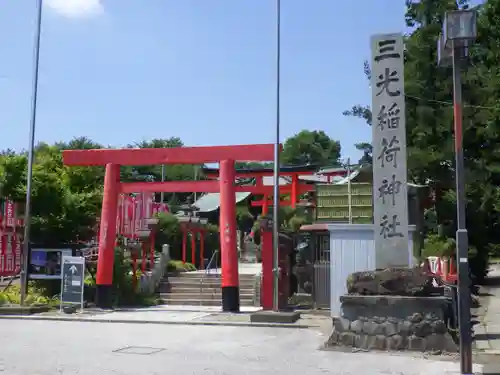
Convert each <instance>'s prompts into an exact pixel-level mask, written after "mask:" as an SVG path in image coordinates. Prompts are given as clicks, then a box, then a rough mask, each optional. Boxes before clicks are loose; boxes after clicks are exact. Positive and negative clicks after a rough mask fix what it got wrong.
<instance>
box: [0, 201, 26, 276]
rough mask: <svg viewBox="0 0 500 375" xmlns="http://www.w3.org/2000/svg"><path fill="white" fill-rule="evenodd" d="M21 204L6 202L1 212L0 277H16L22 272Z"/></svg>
mask: <svg viewBox="0 0 500 375" xmlns="http://www.w3.org/2000/svg"><path fill="white" fill-rule="evenodd" d="M18 212H19V203H17V202H13V201H9V200H5V201H4V202H3V207H2V209H1V210H0V277H6V276H16V275H18V274H19V272H20V271H21V256H22V241H21V238H22V237H21V235H20V234H18V233H17V229H18V228H20V227H22V226H23V224H24V220H23V218H22V217H19V214H18Z"/></svg>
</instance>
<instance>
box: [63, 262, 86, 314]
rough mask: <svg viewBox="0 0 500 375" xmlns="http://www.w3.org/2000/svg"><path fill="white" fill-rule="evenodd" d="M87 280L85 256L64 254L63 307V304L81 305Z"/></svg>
mask: <svg viewBox="0 0 500 375" xmlns="http://www.w3.org/2000/svg"><path fill="white" fill-rule="evenodd" d="M84 281H85V258H83V257H72V256H64V257H63V259H62V278H61V309H62V307H63V305H65V304H68V305H81V308H82V310H83V289H84V285H85V283H84Z"/></svg>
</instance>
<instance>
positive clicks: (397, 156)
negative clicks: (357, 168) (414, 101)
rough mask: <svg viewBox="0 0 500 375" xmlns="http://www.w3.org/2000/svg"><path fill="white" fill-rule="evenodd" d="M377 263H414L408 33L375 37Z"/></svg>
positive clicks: (379, 264)
mask: <svg viewBox="0 0 500 375" xmlns="http://www.w3.org/2000/svg"><path fill="white" fill-rule="evenodd" d="M371 50H372V61H371V70H372V72H371V73H372V76H371V87H372V115H373V123H372V130H373V137H372V143H373V202H374V203H373V216H374V220H373V222H374V226H375V258H376V259H375V263H376V268H377V269H380V268H387V267H394V266H408V265H409V257H408V194H407V170H406V157H407V156H406V122H405V93H404V56H403V50H404V45H403V36H402V35H401V34H383V35H374V36H372V38H371Z"/></svg>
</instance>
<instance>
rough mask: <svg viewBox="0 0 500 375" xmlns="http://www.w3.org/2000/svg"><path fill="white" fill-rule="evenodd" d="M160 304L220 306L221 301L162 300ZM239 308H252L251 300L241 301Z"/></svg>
mask: <svg viewBox="0 0 500 375" xmlns="http://www.w3.org/2000/svg"><path fill="white" fill-rule="evenodd" d="M162 303H164V304H165V305H173V306H179V305H187V306H222V300H221V299H219V300H215V299H164V298H162ZM240 306H253V301H252V300H241V301H240Z"/></svg>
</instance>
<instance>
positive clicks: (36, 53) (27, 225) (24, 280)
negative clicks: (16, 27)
mask: <svg viewBox="0 0 500 375" xmlns="http://www.w3.org/2000/svg"><path fill="white" fill-rule="evenodd" d="M42 7H43V3H42V0H38V1H37V2H36V29H35V44H34V47H33V86H32V91H31V121H30V132H29V147H28V175H27V177H26V209H25V212H24V239H23V257H22V263H21V297H20V303H21V305H24V303H25V301H26V295H27V293H28V271H29V265H28V262H29V253H30V234H31V192H32V183H33V160H34V152H35V128H36V113H37V102H38V72H39V66H40V39H41V34H42Z"/></svg>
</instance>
